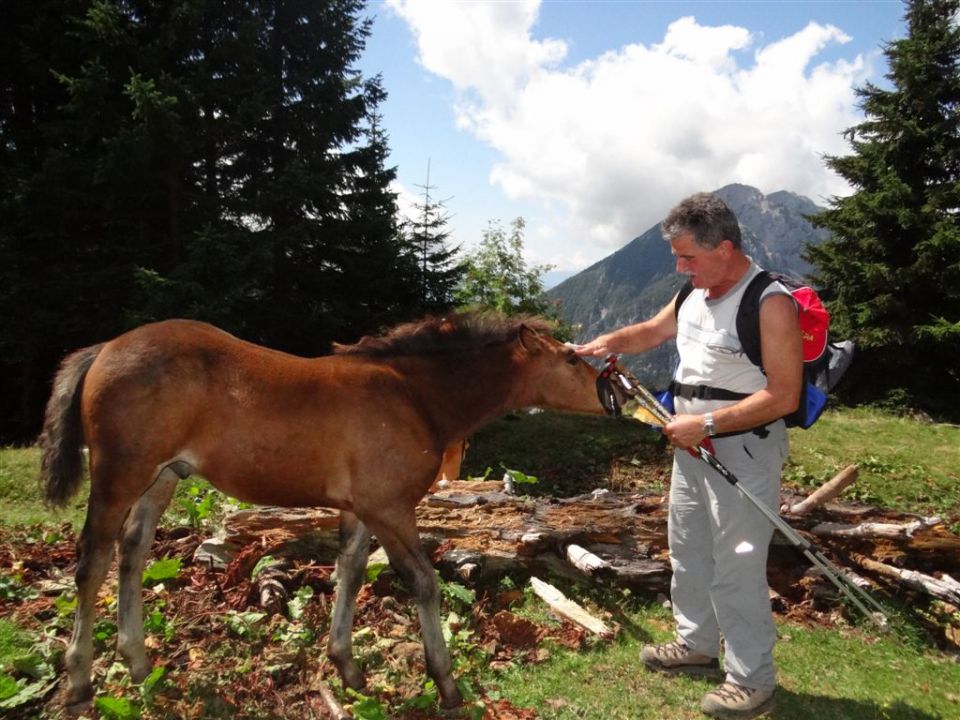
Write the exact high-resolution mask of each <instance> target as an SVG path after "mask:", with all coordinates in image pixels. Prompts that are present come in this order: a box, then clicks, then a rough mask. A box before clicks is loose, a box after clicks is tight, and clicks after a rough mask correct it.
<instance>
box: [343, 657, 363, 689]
mask: <svg viewBox="0 0 960 720" xmlns="http://www.w3.org/2000/svg"><path fill="white" fill-rule="evenodd" d="M337 670H339V672H340V680H341V681H343V684H344V687H348V688H350V689H351V690H356V691H357V692H362V691H363V690H364V689H365V688H366V687H367V678H366V676H365V675H364V674H363V672H361V670H360V668H358V667H357V666H356V664H355V663H350V664H344V665H343V667H338V668H337Z"/></svg>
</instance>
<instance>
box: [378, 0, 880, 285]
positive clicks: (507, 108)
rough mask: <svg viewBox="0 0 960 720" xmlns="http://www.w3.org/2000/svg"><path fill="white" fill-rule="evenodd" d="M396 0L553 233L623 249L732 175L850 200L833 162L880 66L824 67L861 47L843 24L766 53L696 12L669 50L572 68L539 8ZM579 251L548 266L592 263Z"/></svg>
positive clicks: (465, 115)
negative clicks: (542, 28)
mask: <svg viewBox="0 0 960 720" xmlns="http://www.w3.org/2000/svg"><path fill="white" fill-rule="evenodd" d="M390 4H391V5H392V6H393V7H394V9H395V10H396V11H397V12H398V13H399V14H400V16H401V17H403V18H404V19H405V20H406V22H407V23H408V24H409V26H410V27H411V29H412V31H413V32H414V34H415V36H416V38H417V41H418V43H419V51H420V62H421V63H422V64H423V66H424V67H425V68H426V69H428V70H429V71H430V72H432V73H435V74H437V75H439V76H442V77H444V78H447V79H448V80H449V81H450V82H451V83H452V84H453V85H454V87H455V88H456V89H457V90H458V92H459V98H460V99H459V102H458V105H457V108H456V109H457V113H458V122H459V124H460V126H461V127H463V128H467V129H468V130H469V131H470V132H471V133H473V134H474V135H475V136H476V137H477V138H479V139H480V140H482V141H483V142H485V143H487V144H489V145H490V146H491V147H493V148H495V149H496V150H497V151H498V152H499V153H500V155H501V158H502V159H501V161H500V162H498V163H497V164H496V166H495V167H494V168H493V169H492V171H491V175H490V179H491V181H492V182H493V183H495V184H496V185H498V186H500V187H501V188H502V189H503V191H504V193H505V194H506V195H507V196H508V197H510V198H512V199H515V200H522V201H528V202H530V201H532V202H536V203H542V204H543V205H544V206H550V207H553V208H557V207H559V208H562V209H563V212H564V213H565V214H566V218H565V219H564V220H563V221H562V222H557V223H555V224H556V226H557V227H555V228H552V229H544V231H543V232H542V233H541V235H542V236H544V237H547V236H549V235H551V234H555V237H557V238H558V242H559V238H560V237H561V235H562V236H564V237H565V238H566V239H567V240H568V241H570V240H573V241H575V242H576V243H578V244H579V245H580V246H581V247H582V246H583V245H585V244H593V245H595V246H600V247H602V248H604V249H606V250H607V251H609V250H611V249H613V248H616V247H618V246H620V245H622V244H624V243H625V242H626V241H628V240H629V239H630V238H632V237H634V236H636V235H637V234H639V233H641V232H643V231H645V230H646V229H647V228H649V227H650V226H651V225H653V224H655V223H656V222H658V221H659V220H660V219H661V218H662V216H663V215H664V214H665V213H666V211H667V210H668V209H669V208H670V207H671V206H672V205H673V204H674V203H676V202H677V201H678V200H679V199H681V198H682V197H684V196H686V195H688V194H690V193H692V192H696V191H698V190H708V189H715V188H718V187H721V186H723V185H726V184H728V183H731V182H742V183H746V184H749V185H754V186H756V187H758V188H760V189H761V190H763V191H765V192H772V191H775V190H780V189H787V190H792V191H794V192H798V193H801V194H804V195H808V196H810V197H812V198H814V199H820V198H823V197H826V196H830V195H834V194H845V193H846V192H848V188H847V187H846V185H845V183H844V182H843V180H842V179H841V178H839V177H838V176H836V175H835V174H834V173H832V172H831V171H830V170H828V169H827V168H826V167H825V166H824V164H823V160H822V156H823V155H824V154H842V153H844V152H846V151H847V147H846V143H845V142H844V140H843V137H842V131H843V130H844V129H845V128H847V127H850V126H851V125H853V124H855V123H856V122H858V120H859V113H858V111H857V107H856V95H855V92H854V87H856V86H857V85H858V84H861V83H862V81H863V80H864V79H865V77H866V71H867V69H868V68H867V63H866V61H865V59H864V58H863V57H862V56H860V55H858V56H856V57H855V58H854V59H852V60H849V61H847V60H837V61H834V62H821V63H819V64H816V62H815V61H816V58H817V56H818V54H819V53H821V52H822V51H823V50H824V49H825V48H827V47H828V46H831V45H836V44H842V43H845V42H847V41H848V40H849V38H848V37H847V36H846V35H845V34H844V33H843V32H842V31H840V30H839V29H837V28H836V27H833V26H830V25H820V24H817V23H810V24H808V25H807V26H806V27H804V28H802V29H800V30H798V31H797V32H796V33H795V34H793V35H791V36H789V37H784V38H782V39H778V40H776V41H774V42H768V43H767V44H764V45H759V46H758V45H756V43H757V42H758V40H757V37H758V36H755V35H753V34H752V33H751V32H750V31H749V30H748V29H746V28H740V27H734V26H731V25H725V26H722V27H706V26H702V25H699V24H698V23H697V22H696V20H695V19H694V18H693V17H683V18H680V19H678V20H676V21H675V22H673V23H672V24H671V25H670V26H669V27H668V28H667V29H666V32H665V34H664V38H663V41H662V42H660V43H657V44H651V45H649V46H645V45H643V44H639V43H637V44H629V45H625V46H623V47H621V48H619V49H616V50H611V51H609V52H607V53H605V54H603V55H601V56H599V57H596V58H593V59H591V60H588V61H585V62H581V63H579V64H577V65H574V66H569V67H564V66H562V65H561V62H562V60H563V58H564V57H565V54H566V46H565V45H564V43H563V42H562V41H559V40H554V39H546V40H538V39H535V38H534V37H533V36H532V34H531V32H532V29H533V27H534V25H535V23H536V20H537V15H538V11H539V2H536V1H535V0H525V1H524V2H515V3H514V2H511V3H488V2H456V3H453V2H433V1H431V0H390ZM554 214H556V213H554ZM557 228H562V231H561V230H559V229H557ZM571 244H573V243H571ZM573 253H574V250H571V251H569V252H567V254H566V255H564V257H563V258H562V259H558V258H557V257H556V256H552V257H550V258H549V261H550V262H552V263H554V264H557V265H558V266H559V267H560V268H561V269H564V268H565V267H577V266H578V265H579V266H582V264H583V263H584V256H583V255H581V256H580V257H574V256H573ZM588 254H589V255H593V254H592V253H588ZM541 255H543V257H544V259H546V258H547V257H548V255H547V254H546V253H541Z"/></svg>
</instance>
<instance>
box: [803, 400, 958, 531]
mask: <svg viewBox="0 0 960 720" xmlns="http://www.w3.org/2000/svg"><path fill="white" fill-rule="evenodd" d="M790 443H791V446H790V457H789V459H788V461H787V465H786V467H785V469H784V479H785V480H786V481H787V482H789V483H793V484H795V485H797V486H799V487H802V488H808V489H809V488H813V487H816V486H819V485H821V484H822V483H823V482H825V481H826V480H829V479H830V478H831V477H832V476H833V475H834V474H836V473H837V472H839V471H840V470H842V469H843V468H844V467H846V466H847V465H850V464H854V463H855V464H857V465H858V466H859V468H860V476H859V478H858V480H857V482H856V483H855V484H854V485H853V486H852V487H850V488H849V489H848V490H847V491H846V493H845V494H844V496H843V497H842V499H846V500H848V501H849V500H859V501H861V502H866V503H871V504H875V505H880V506H882V507H889V508H896V509H899V510H905V511H908V512H916V513H921V514H924V515H932V514H938V515H944V516H955V515H958V514H960V427H957V426H955V425H943V424H935V423H927V422H919V421H916V420H912V419H909V418H904V417H896V416H893V415H889V414H886V413H883V412H880V411H877V410H869V409H856V410H844V411H842V412H837V411H828V412H827V413H825V414H824V415H823V417H821V419H820V420H819V421H818V422H817V424H816V425H814V426H813V428H811V429H810V430H791V431H790Z"/></svg>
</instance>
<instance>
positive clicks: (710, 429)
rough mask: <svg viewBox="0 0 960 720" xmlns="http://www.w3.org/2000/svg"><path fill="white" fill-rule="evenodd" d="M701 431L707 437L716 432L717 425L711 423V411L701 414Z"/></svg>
mask: <svg viewBox="0 0 960 720" xmlns="http://www.w3.org/2000/svg"><path fill="white" fill-rule="evenodd" d="M703 431H704V432H705V433H706V434H707V437H713V436H714V435H716V434H717V426H716V425H714V424H713V413H712V412H708V413H707V414H706V415H704V416H703Z"/></svg>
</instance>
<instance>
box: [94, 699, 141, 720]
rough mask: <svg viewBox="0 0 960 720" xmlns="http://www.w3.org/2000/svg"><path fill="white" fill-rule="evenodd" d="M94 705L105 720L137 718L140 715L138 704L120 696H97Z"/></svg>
mask: <svg viewBox="0 0 960 720" xmlns="http://www.w3.org/2000/svg"><path fill="white" fill-rule="evenodd" d="M94 707H96V708H97V710H98V711H99V712H100V715H101V716H102V717H104V718H105V719H106V720H138V719H139V717H140V706H139V705H138V704H136V703H134V702H132V701H130V700H127V699H126V698H122V697H113V696H112V695H106V696H103V697H98V698H97V699H96V701H95V702H94Z"/></svg>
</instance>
